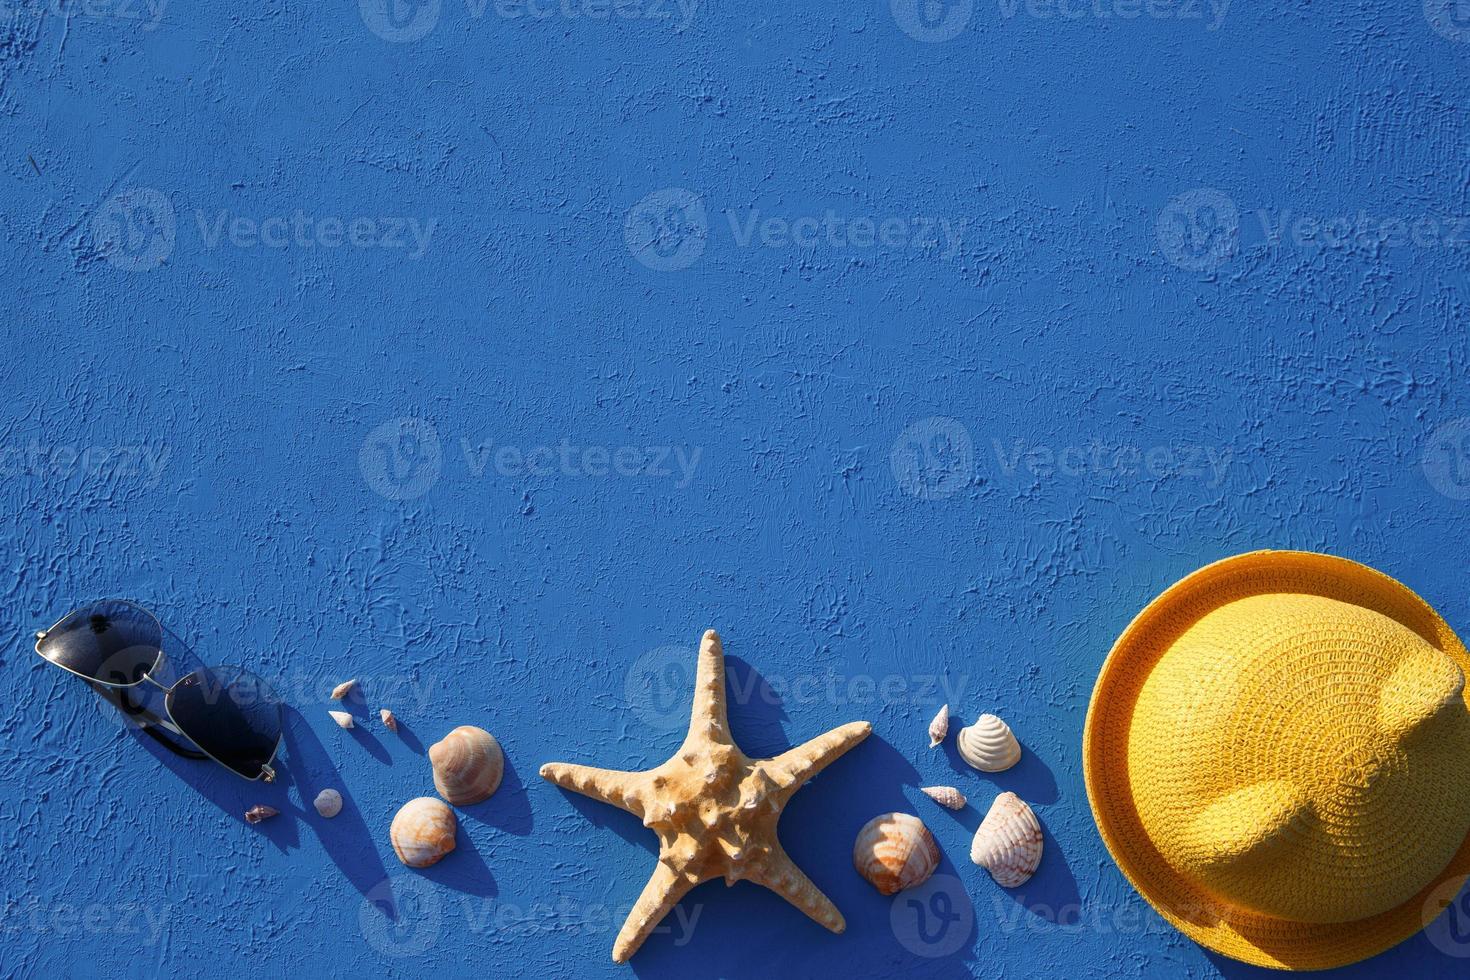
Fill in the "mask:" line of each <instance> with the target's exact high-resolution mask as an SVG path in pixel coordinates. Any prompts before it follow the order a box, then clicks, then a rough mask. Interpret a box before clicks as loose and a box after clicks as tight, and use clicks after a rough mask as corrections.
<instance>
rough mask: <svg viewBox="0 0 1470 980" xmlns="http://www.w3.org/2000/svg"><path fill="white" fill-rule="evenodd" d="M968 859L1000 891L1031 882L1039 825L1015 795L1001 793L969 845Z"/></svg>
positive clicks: (1037, 853)
mask: <svg viewBox="0 0 1470 980" xmlns="http://www.w3.org/2000/svg"><path fill="white" fill-rule="evenodd" d="M970 860H971V861H974V862H975V863H976V864H978V865H980V866H981V867H982V868H984V869H985V870H987V871H989V872H990V877H992V878H994V879H995V883H996V884H997V885H1000V886H1001V887H1002V888H1017V887H1019V886H1021V885H1024V884H1025V883H1026V882H1027V881H1029V880H1031V876H1032V875H1033V874H1035V873H1036V866H1037V865H1039V864H1040V863H1041V822H1040V821H1038V820H1037V819H1036V813H1035V812H1034V811H1033V810H1032V809H1031V808H1030V807H1029V806H1027V805H1026V802H1025V801H1024V800H1022V799H1021V798H1020V797H1019V796H1017V795H1016V794H1015V793H1002V794H1000V795H999V796H997V797H996V798H995V802H994V803H992V804H990V812H989V813H987V814H986V815H985V819H984V820H982V821H981V822H980V829H979V830H977V831H975V839H974V840H973V841H971V842H970Z"/></svg>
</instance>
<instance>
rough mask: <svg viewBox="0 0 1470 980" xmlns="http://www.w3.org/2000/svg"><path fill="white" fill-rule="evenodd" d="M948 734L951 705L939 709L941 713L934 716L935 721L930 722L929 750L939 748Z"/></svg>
mask: <svg viewBox="0 0 1470 980" xmlns="http://www.w3.org/2000/svg"><path fill="white" fill-rule="evenodd" d="M948 734H949V705H947V704H946V705H944V706H943V707H942V708H940V709H939V713H938V714H937V715H935V716H934V720H933V721H931V722H929V748H931V749H934V748H938V747H939V743H940V742H943V741H944V737H945V736H946V735H948Z"/></svg>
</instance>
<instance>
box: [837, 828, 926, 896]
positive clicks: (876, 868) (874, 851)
mask: <svg viewBox="0 0 1470 980" xmlns="http://www.w3.org/2000/svg"><path fill="white" fill-rule="evenodd" d="M852 864H853V867H855V868H857V870H858V874H860V875H862V876H863V877H864V878H866V879H868V881H869V882H871V883H872V885H873V887H874V888H876V889H878V891H879V892H880V893H882V894H884V895H892V894H894V893H895V892H900V891H902V890H903V889H905V888H913V887H914V886H915V885H921V884H923V883H924V882H925V881H928V880H929V876H930V875H932V874H933V873H934V869H935V868H937V867H938V866H939V845H938V844H936V843H934V835H933V834H931V833H929V828H928V827H925V826H924V821H922V820H920V819H919V818H918V817H916V816H914V815H913V814H911V813H880V814H878V816H876V817H874V818H873V819H872V820H869V821H868V822H867V823H866V824H864V825H863V829H862V830H860V831H858V835H857V842H856V843H855V844H853V848H852Z"/></svg>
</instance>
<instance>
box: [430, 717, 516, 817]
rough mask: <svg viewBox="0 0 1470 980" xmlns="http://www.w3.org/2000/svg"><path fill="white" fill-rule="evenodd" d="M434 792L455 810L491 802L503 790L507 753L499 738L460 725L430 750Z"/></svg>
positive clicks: (469, 726) (470, 726)
mask: <svg viewBox="0 0 1470 980" xmlns="http://www.w3.org/2000/svg"><path fill="white" fill-rule="evenodd" d="M429 763H430V764H431V765H432V766H433V767H434V788H435V789H437V790H438V791H439V795H440V796H442V797H444V798H445V799H446V800H448V801H449V802H450V803H453V804H454V805H455V806H469V805H470V804H472V803H479V802H480V801H481V800H487V799H489V798H490V795H491V794H492V793H494V792H495V791H496V790H497V789H499V788H500V778H501V777H502V776H503V775H504V774H505V753H504V752H502V751H501V750H500V743H499V742H497V741H495V736H493V735H491V734H490V733H489V732H487V731H485V730H484V729H482V728H476V727H474V726H473V725H460V726H459V727H458V728H456V729H455V730H454V731H452V732H450V733H449V734H448V735H445V736H444V738H443V739H441V740H440V741H438V742H435V743H434V744H433V745H431V746H430V747H429Z"/></svg>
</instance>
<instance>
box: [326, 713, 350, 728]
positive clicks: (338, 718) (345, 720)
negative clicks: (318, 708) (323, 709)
mask: <svg viewBox="0 0 1470 980" xmlns="http://www.w3.org/2000/svg"><path fill="white" fill-rule="evenodd" d="M327 714H329V715H331V716H332V720H333V721H335V722H336V723H337V724H339V725H341V726H342V727H343V728H352V727H354V726H353V724H352V716H351V715H350V714H348V713H347V712H345V711H328V712H327Z"/></svg>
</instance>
